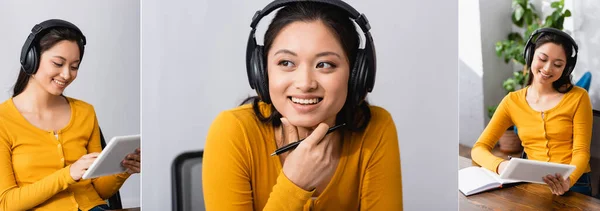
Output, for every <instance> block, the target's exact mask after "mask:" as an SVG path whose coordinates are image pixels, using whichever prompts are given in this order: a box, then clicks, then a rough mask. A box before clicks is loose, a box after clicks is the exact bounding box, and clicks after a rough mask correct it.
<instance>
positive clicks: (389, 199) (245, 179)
mask: <svg viewBox="0 0 600 211" xmlns="http://www.w3.org/2000/svg"><path fill="white" fill-rule="evenodd" d="M260 105H261V109H262V110H263V114H267V115H268V114H269V112H270V109H269V108H268V106H267V105H266V104H264V103H261V104H260ZM370 109H371V114H372V118H371V121H370V122H369V125H368V127H367V128H366V129H365V130H364V131H362V132H355V133H352V132H347V131H346V132H344V135H343V146H342V148H343V149H342V151H343V152H342V156H341V158H340V160H339V164H338V167H337V170H336V172H335V173H334V176H333V177H332V179H331V182H330V183H329V184H328V186H327V187H326V188H325V190H324V192H323V193H321V194H320V195H319V197H318V198H316V199H311V198H312V197H311V195H312V194H313V192H309V191H305V190H303V189H301V188H299V187H297V186H296V185H295V184H294V183H292V182H291V181H290V180H289V179H288V178H287V177H286V176H285V175H284V174H283V173H282V165H281V162H280V160H279V158H278V157H277V156H270V154H271V153H272V152H274V151H275V150H276V147H277V146H276V144H275V139H274V137H275V136H274V132H273V127H272V126H271V125H270V124H265V123H261V122H260V121H259V120H258V119H257V118H256V116H255V114H254V113H253V111H252V106H251V105H243V106H240V107H238V108H235V109H232V110H228V111H224V112H222V113H220V114H219V115H218V117H217V118H216V119H215V120H214V122H213V124H212V125H211V127H210V130H209V132H208V136H207V139H206V146H205V149H204V160H203V164H202V165H203V168H202V184H203V188H204V199H205V205H206V209H207V210H209V211H212V210H219V211H221V210H277V211H286V210H402V178H401V174H400V153H399V148H398V137H397V134H396V127H395V125H394V122H393V120H392V117H391V115H390V114H389V113H388V112H387V111H386V110H384V109H383V108H380V107H375V106H371V108H370Z"/></svg>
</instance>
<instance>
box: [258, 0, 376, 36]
mask: <svg viewBox="0 0 600 211" xmlns="http://www.w3.org/2000/svg"><path fill="white" fill-rule="evenodd" d="M303 1H304V2H316V3H323V4H329V5H332V6H335V7H337V8H340V9H343V10H344V11H346V12H347V13H348V14H349V15H350V18H352V19H354V21H355V22H356V23H357V24H358V26H359V27H360V28H361V29H362V31H363V32H365V33H366V32H368V31H369V30H370V29H371V25H369V20H368V19H367V17H366V16H365V15H364V14H361V13H359V12H358V11H357V10H356V9H354V8H353V7H352V6H350V5H349V4H348V3H346V2H343V1H338V0H276V1H273V2H271V3H269V4H267V6H265V8H263V9H262V10H259V11H256V13H254V17H252V23H250V27H252V28H253V29H255V28H256V26H257V25H258V22H259V21H260V20H261V19H262V18H263V17H265V16H267V15H268V14H270V13H271V12H273V10H276V9H277V8H280V7H284V6H287V5H289V4H294V3H298V2H303Z"/></svg>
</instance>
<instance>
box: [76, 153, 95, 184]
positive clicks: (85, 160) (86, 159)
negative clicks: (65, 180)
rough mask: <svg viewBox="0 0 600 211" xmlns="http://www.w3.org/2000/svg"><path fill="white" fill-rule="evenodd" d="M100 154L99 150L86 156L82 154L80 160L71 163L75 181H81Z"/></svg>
mask: <svg viewBox="0 0 600 211" xmlns="http://www.w3.org/2000/svg"><path fill="white" fill-rule="evenodd" d="M98 155H100V153H98V152H94V153H90V154H87V155H84V156H81V158H79V160H77V161H75V163H73V164H71V170H70V173H71V178H73V180H75V181H79V180H80V179H81V177H83V174H84V173H85V171H86V170H87V169H88V168H89V167H90V166H91V165H92V163H93V162H94V160H96V158H97V157H98Z"/></svg>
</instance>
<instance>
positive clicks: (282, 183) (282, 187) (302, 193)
mask: <svg viewBox="0 0 600 211" xmlns="http://www.w3.org/2000/svg"><path fill="white" fill-rule="evenodd" d="M276 186H277V189H279V190H275V189H274V190H273V192H275V191H277V192H281V193H283V194H285V195H287V196H291V197H294V198H295V199H297V200H299V201H302V202H303V204H302V205H304V202H306V201H307V200H309V199H310V197H311V196H312V195H313V193H314V192H315V191H314V190H313V191H306V190H304V189H302V188H300V187H298V186H297V185H296V184H294V183H293V182H292V181H290V180H289V179H288V178H287V176H285V174H284V173H283V170H282V171H281V173H279V177H277V184H276Z"/></svg>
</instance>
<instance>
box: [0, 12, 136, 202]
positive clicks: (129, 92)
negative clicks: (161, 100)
mask: <svg viewBox="0 0 600 211" xmlns="http://www.w3.org/2000/svg"><path fill="white" fill-rule="evenodd" d="M50 18H61V19H65V20H68V21H70V22H73V23H74V24H75V25H77V26H78V27H79V28H80V29H81V30H82V31H83V33H84V34H85V35H86V38H87V45H86V49H85V50H86V51H85V55H84V58H83V62H82V64H81V67H80V69H79V74H78V75H77V79H75V81H74V82H73V83H72V84H71V85H70V86H69V87H67V89H66V90H65V94H66V95H67V96H71V97H75V98H78V99H81V100H84V101H86V102H88V103H91V104H92V105H94V107H95V109H96V114H97V115H98V120H99V123H100V126H101V127H102V132H103V133H104V136H105V137H106V139H107V141H109V140H110V138H111V137H113V136H116V135H128V134H138V133H140V40H139V37H140V2H139V1H136V0H127V1H122V0H110V1H77V0H62V1H57V0H52V1H32V0H18V1H17V0H9V1H7V0H2V1H0V28H1V29H2V30H1V31H2V32H1V33H0V46H1V47H0V101H5V100H6V99H8V98H9V97H10V95H11V94H12V86H13V84H14V82H15V81H16V78H17V74H18V71H19V68H20V64H19V56H20V52H21V47H22V45H23V43H24V42H25V39H26V38H27V36H28V35H29V32H30V31H31V28H32V27H33V26H34V25H35V24H37V23H39V22H41V21H43V20H46V19H50ZM121 198H122V201H123V205H124V206H125V207H137V206H139V205H140V177H139V175H133V176H132V177H131V178H129V179H128V180H127V182H126V183H125V184H124V185H123V187H122V189H121Z"/></svg>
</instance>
